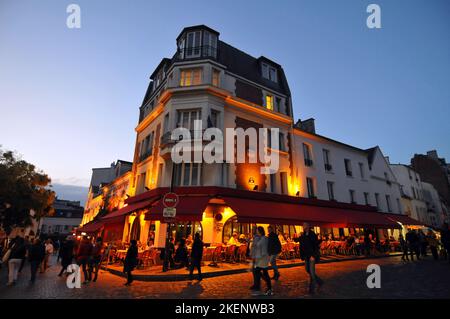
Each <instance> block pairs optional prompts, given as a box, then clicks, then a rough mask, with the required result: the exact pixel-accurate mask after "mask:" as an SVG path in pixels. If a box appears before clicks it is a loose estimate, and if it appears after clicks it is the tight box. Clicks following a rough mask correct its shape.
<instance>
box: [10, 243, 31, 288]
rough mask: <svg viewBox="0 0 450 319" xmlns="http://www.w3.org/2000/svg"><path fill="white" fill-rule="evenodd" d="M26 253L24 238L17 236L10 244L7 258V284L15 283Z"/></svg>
mask: <svg viewBox="0 0 450 319" xmlns="http://www.w3.org/2000/svg"><path fill="white" fill-rule="evenodd" d="M26 253H27V250H26V247H25V240H24V239H23V238H22V237H20V236H17V237H16V238H15V240H14V243H13V246H11V253H10V255H9V259H8V286H12V285H15V284H16V282H17V277H18V274H19V268H20V265H21V264H22V260H24V259H25V255H26Z"/></svg>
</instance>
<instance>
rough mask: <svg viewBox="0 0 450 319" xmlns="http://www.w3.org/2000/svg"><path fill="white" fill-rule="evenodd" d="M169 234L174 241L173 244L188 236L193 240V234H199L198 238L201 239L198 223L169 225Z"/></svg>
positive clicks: (200, 228)
mask: <svg viewBox="0 0 450 319" xmlns="http://www.w3.org/2000/svg"><path fill="white" fill-rule="evenodd" d="M170 232H171V234H172V238H174V239H175V243H177V242H179V241H180V240H181V239H187V238H188V237H189V236H192V238H194V235H195V233H199V234H200V238H202V237H203V229H202V224H201V223H200V222H180V223H172V224H170Z"/></svg>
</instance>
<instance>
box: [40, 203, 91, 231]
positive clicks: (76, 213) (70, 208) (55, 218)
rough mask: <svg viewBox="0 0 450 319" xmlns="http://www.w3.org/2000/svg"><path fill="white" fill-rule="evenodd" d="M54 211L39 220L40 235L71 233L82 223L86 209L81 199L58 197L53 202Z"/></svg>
mask: <svg viewBox="0 0 450 319" xmlns="http://www.w3.org/2000/svg"><path fill="white" fill-rule="evenodd" d="M53 208H54V213H53V215H52V216H47V217H44V218H42V219H41V220H40V221H39V233H40V235H52V236H53V235H62V236H64V235H69V234H72V233H73V232H74V230H75V229H76V228H77V227H78V226H79V225H80V222H81V219H82V218H83V212H84V209H83V207H82V206H80V202H79V201H69V200H62V199H58V198H56V199H55V201H54V203H53Z"/></svg>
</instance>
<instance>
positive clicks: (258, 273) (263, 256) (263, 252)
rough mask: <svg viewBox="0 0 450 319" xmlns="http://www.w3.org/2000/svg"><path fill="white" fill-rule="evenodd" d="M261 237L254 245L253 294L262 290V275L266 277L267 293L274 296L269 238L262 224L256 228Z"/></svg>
mask: <svg viewBox="0 0 450 319" xmlns="http://www.w3.org/2000/svg"><path fill="white" fill-rule="evenodd" d="M256 232H257V235H258V237H259V239H258V240H257V241H254V242H253V247H252V258H253V267H254V268H253V272H254V277H253V278H254V281H255V282H254V284H253V287H252V288H253V289H252V290H253V294H254V295H257V294H259V293H260V290H261V277H262V278H263V279H264V281H265V282H266V285H267V290H266V293H265V295H266V296H272V295H273V292H272V283H271V282H270V277H269V272H268V271H267V269H268V268H269V260H270V256H269V252H268V246H269V239H268V238H267V237H266V232H265V231H264V228H263V227H262V226H259V227H258V228H257V229H256Z"/></svg>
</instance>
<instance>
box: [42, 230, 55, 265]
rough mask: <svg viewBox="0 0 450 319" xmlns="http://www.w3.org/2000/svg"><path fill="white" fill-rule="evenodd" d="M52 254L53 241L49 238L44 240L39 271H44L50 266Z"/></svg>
mask: <svg viewBox="0 0 450 319" xmlns="http://www.w3.org/2000/svg"><path fill="white" fill-rule="evenodd" d="M52 254H53V243H52V240H51V239H50V238H49V239H47V240H46V241H45V257H44V260H43V261H42V263H41V273H44V272H45V271H46V270H47V269H48V268H49V267H50V256H51V255H52Z"/></svg>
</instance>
